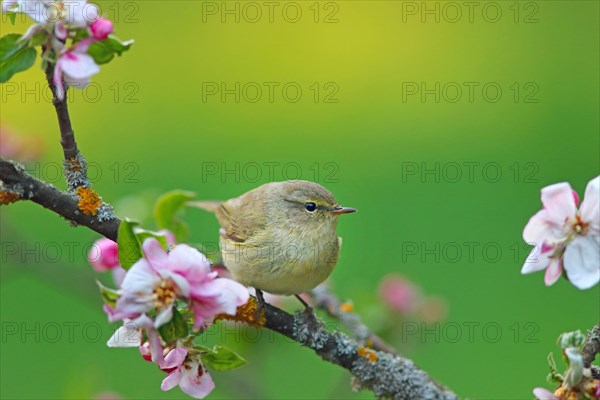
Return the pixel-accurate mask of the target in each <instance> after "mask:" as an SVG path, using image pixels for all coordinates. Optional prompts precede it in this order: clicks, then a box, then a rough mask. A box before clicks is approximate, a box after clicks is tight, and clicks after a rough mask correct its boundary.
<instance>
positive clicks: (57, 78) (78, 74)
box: [53, 38, 100, 99]
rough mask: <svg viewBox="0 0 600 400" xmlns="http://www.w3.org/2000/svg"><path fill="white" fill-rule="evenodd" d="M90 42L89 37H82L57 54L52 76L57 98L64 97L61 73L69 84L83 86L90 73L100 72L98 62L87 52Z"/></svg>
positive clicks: (86, 82) (90, 75) (87, 81)
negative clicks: (70, 46)
mask: <svg viewBox="0 0 600 400" xmlns="http://www.w3.org/2000/svg"><path fill="white" fill-rule="evenodd" d="M90 44H92V39H91V38H88V39H83V40H81V41H79V42H77V43H76V44H75V45H74V46H73V47H72V48H70V49H68V50H67V51H64V52H62V53H61V54H60V55H59V57H58V60H57V61H56V66H55V67H54V76H53V82H54V86H55V87H56V97H58V98H59V99H63V98H64V97H65V89H64V84H63V75H64V80H65V82H67V83H68V84H69V85H71V86H76V87H83V86H85V85H87V84H88V83H89V81H90V78H91V77H92V75H95V74H97V73H98V72H100V67H99V66H98V64H96V62H95V61H94V59H93V58H92V56H90V55H89V54H87V50H88V48H89V47H90Z"/></svg>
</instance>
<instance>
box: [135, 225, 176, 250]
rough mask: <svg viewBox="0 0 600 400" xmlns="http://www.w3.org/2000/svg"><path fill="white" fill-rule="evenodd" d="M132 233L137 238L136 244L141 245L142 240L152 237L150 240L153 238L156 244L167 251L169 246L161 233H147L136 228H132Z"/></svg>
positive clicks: (147, 231) (145, 230)
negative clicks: (156, 241)
mask: <svg viewBox="0 0 600 400" xmlns="http://www.w3.org/2000/svg"><path fill="white" fill-rule="evenodd" d="M133 233H135V236H136V237H137V239H138V242H139V243H140V244H143V243H144V240H146V239H148V238H151V237H152V238H155V239H156V240H158V242H159V243H160V245H161V246H162V247H163V249H165V250H167V249H168V246H169V245H168V243H167V237H166V236H165V235H163V234H162V233H158V232H154V231H149V230H147V229H143V228H139V227H137V226H136V227H134V228H133Z"/></svg>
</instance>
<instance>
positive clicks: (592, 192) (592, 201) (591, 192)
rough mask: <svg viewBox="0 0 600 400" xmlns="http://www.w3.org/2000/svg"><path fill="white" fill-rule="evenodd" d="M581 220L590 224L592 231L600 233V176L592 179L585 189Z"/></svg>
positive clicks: (580, 210) (580, 211)
mask: <svg viewBox="0 0 600 400" xmlns="http://www.w3.org/2000/svg"><path fill="white" fill-rule="evenodd" d="M579 213H580V215H581V219H582V220H583V221H585V222H587V223H588V224H590V229H591V230H593V231H595V232H594V233H598V231H600V176H597V177H595V178H594V179H592V180H591V181H590V182H589V183H588V184H587V187H586V188H585V197H584V198H583V202H582V203H581V208H580V209H579Z"/></svg>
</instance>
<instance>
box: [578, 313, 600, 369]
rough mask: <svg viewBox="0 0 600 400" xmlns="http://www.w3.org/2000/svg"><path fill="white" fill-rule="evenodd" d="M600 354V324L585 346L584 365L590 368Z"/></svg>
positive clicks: (590, 333) (591, 332)
mask: <svg viewBox="0 0 600 400" xmlns="http://www.w3.org/2000/svg"><path fill="white" fill-rule="evenodd" d="M598 353H600V323H598V325H596V326H595V327H594V328H593V329H592V330H591V331H590V332H589V333H588V337H587V340H586V342H585V345H584V346H583V351H582V354H583V365H584V366H585V367H586V368H589V367H590V366H591V365H592V363H593V362H594V359H595V358H596V354H598Z"/></svg>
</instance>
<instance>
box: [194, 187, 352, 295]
mask: <svg viewBox="0 0 600 400" xmlns="http://www.w3.org/2000/svg"><path fill="white" fill-rule="evenodd" d="M192 205H195V206H197V207H200V208H203V209H205V210H208V211H211V212H214V213H215V215H216V216H217V219H218V221H219V224H220V225H221V229H220V234H221V239H220V245H221V254H222V256H223V262H224V264H225V266H226V267H227V268H228V269H229V271H231V274H232V276H233V278H234V279H235V280H237V281H238V282H240V283H242V284H244V285H247V286H251V287H254V288H257V289H260V290H264V291H267V292H269V293H273V294H284V295H292V294H299V293H302V292H306V291H309V290H311V289H313V288H314V287H315V286H317V285H318V284H319V283H321V282H323V281H324V280H325V279H327V277H328V276H329V274H331V271H332V270H333V268H334V267H335V265H336V263H337V261H338V258H339V255H340V248H341V245H342V240H341V238H339V237H338V236H337V234H336V231H335V229H336V225H337V221H338V217H339V216H340V215H341V214H346V213H350V212H353V211H356V210H354V209H353V208H345V207H341V206H339V204H338V203H337V201H336V200H335V198H334V197H333V195H332V194H331V192H330V191H328V190H327V189H325V188H324V187H323V186H321V185H319V184H317V183H314V182H308V181H300V180H295V181H285V182H271V183H267V184H265V185H262V186H259V187H257V188H256V189H253V190H251V191H249V192H247V193H245V194H243V195H241V196H240V197H236V198H233V199H230V200H227V201H225V202H195V203H192Z"/></svg>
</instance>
